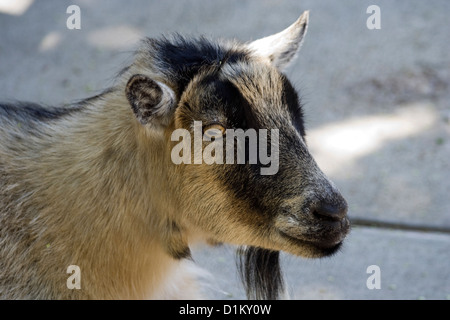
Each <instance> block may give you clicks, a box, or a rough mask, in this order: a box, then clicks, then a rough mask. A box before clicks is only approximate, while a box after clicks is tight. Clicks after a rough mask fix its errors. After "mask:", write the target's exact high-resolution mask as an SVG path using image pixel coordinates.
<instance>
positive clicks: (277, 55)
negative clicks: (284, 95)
mask: <svg viewBox="0 0 450 320" xmlns="http://www.w3.org/2000/svg"><path fill="white" fill-rule="evenodd" d="M308 18H309V11H305V12H303V14H302V15H301V16H300V18H298V20H297V21H295V22H294V23H293V24H292V25H291V26H289V27H288V28H286V29H284V30H283V31H281V32H279V33H276V34H274V35H272V36H268V37H265V38H262V39H259V40H255V41H253V42H251V43H249V47H250V50H252V51H253V52H254V53H255V54H256V55H257V56H259V57H261V58H263V59H265V60H266V61H267V62H270V63H272V64H273V65H274V66H275V67H277V68H278V69H280V70H282V69H284V68H285V67H286V66H287V65H288V64H289V62H291V61H292V60H293V58H295V56H296V54H297V52H298V51H299V49H300V47H301V45H302V42H303V38H304V36H305V34H306V31H307V29H308Z"/></svg>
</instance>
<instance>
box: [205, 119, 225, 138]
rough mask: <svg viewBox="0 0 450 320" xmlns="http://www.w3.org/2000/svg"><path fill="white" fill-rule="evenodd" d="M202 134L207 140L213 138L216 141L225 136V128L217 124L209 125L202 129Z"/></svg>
mask: <svg viewBox="0 0 450 320" xmlns="http://www.w3.org/2000/svg"><path fill="white" fill-rule="evenodd" d="M203 134H205V135H206V136H208V137H209V138H213V137H214V138H215V139H217V138H220V137H222V136H223V135H224V134H225V128H224V127H223V126H222V125H220V124H218V123H214V124H210V125H207V126H205V127H204V128H203Z"/></svg>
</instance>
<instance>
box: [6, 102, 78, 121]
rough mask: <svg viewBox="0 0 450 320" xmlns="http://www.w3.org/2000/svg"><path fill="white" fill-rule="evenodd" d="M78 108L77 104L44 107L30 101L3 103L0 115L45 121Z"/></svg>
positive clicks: (22, 119)
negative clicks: (64, 106) (63, 106)
mask: <svg viewBox="0 0 450 320" xmlns="http://www.w3.org/2000/svg"><path fill="white" fill-rule="evenodd" d="M80 108H81V107H78V106H70V107H66V108H54V107H44V106H41V105H38V104H36V103H31V102H17V103H15V104H12V103H3V104H0V117H5V118H9V119H15V120H17V121H27V120H36V121H44V122H45V121H51V120H58V119H60V118H62V117H64V116H67V115H69V114H71V113H73V112H76V111H78V110H80Z"/></svg>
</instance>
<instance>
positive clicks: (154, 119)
mask: <svg viewBox="0 0 450 320" xmlns="http://www.w3.org/2000/svg"><path fill="white" fill-rule="evenodd" d="M125 94H126V96H127V99H128V101H129V102H130V105H131V108H132V109H133V112H134V114H135V115H136V118H137V119H138V120H139V121H140V122H141V123H142V124H143V125H146V124H150V123H153V124H156V123H158V124H160V125H166V124H167V123H168V120H169V116H170V114H171V113H172V112H173V110H174V107H175V93H174V92H173V90H172V89H170V88H169V87H168V86H167V85H165V84H163V83H162V82H159V81H156V80H153V79H150V78H149V77H147V76H145V75H142V74H135V75H133V76H132V77H131V78H130V80H128V83H127V86H126V89H125Z"/></svg>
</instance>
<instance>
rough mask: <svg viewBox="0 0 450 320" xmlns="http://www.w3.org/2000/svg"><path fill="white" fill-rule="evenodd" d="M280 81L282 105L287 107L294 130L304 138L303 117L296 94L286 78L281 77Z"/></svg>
mask: <svg viewBox="0 0 450 320" xmlns="http://www.w3.org/2000/svg"><path fill="white" fill-rule="evenodd" d="M281 81H282V83H283V93H282V101H283V104H285V105H287V108H288V110H289V114H290V116H291V119H292V123H293V124H294V127H295V129H297V131H298V132H299V133H300V135H301V136H302V137H304V136H305V135H306V132H305V124H304V117H303V109H302V105H301V103H300V99H299V97H298V94H297V92H296V91H295V89H294V87H293V86H292V84H291V82H290V81H289V79H288V78H287V77H286V76H284V75H282V76H281Z"/></svg>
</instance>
